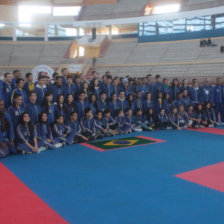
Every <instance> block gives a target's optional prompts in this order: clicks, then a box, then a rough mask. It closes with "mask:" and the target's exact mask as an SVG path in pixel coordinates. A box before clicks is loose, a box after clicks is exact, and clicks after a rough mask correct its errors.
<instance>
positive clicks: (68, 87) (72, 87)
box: [63, 83, 76, 97]
mask: <svg viewBox="0 0 224 224" xmlns="http://www.w3.org/2000/svg"><path fill="white" fill-rule="evenodd" d="M63 89H64V90H63V92H64V96H65V97H66V96H67V95H68V94H72V95H73V96H74V95H75V93H76V89H75V85H74V84H71V85H68V84H67V83H65V84H64V85H63Z"/></svg>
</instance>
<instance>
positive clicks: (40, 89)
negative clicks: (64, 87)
mask: <svg viewBox="0 0 224 224" xmlns="http://www.w3.org/2000/svg"><path fill="white" fill-rule="evenodd" d="M34 91H35V92H36V94H37V104H39V105H41V104H42V103H43V100H44V96H45V93H46V92H47V86H46V85H45V77H44V76H39V77H38V83H37V85H36V87H35V89H34Z"/></svg>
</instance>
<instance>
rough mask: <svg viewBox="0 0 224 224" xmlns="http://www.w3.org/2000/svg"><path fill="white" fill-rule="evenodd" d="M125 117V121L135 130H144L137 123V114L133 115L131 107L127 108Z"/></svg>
mask: <svg viewBox="0 0 224 224" xmlns="http://www.w3.org/2000/svg"><path fill="white" fill-rule="evenodd" d="M124 119H125V122H126V123H127V124H129V125H130V126H131V129H132V130H133V131H135V130H136V129H139V131H142V129H141V127H139V126H137V125H136V121H135V120H136V119H135V116H134V115H133V111H132V109H130V108H129V109H128V110H127V112H126V114H125V116H124Z"/></svg>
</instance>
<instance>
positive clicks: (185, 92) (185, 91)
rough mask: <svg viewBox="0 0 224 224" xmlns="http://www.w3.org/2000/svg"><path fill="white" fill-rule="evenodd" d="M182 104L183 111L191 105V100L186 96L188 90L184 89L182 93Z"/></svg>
mask: <svg viewBox="0 0 224 224" xmlns="http://www.w3.org/2000/svg"><path fill="white" fill-rule="evenodd" d="M182 101H183V104H184V108H185V110H187V108H188V106H189V105H190V104H191V98H190V96H189V95H188V90H187V89H185V90H184V91H183V98H182Z"/></svg>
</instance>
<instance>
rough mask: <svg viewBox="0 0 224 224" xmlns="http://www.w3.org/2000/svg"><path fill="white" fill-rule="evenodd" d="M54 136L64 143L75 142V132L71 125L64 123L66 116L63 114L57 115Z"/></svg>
mask: <svg viewBox="0 0 224 224" xmlns="http://www.w3.org/2000/svg"><path fill="white" fill-rule="evenodd" d="M53 136H54V138H57V139H58V141H59V142H60V143H62V144H63V145H65V144H67V145H71V144H73V143H74V138H75V133H74V131H73V130H72V129H71V128H70V127H69V126H67V125H65V124H64V118H63V116H61V115H59V116H58V117H56V122H55V123H54V125H53Z"/></svg>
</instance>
